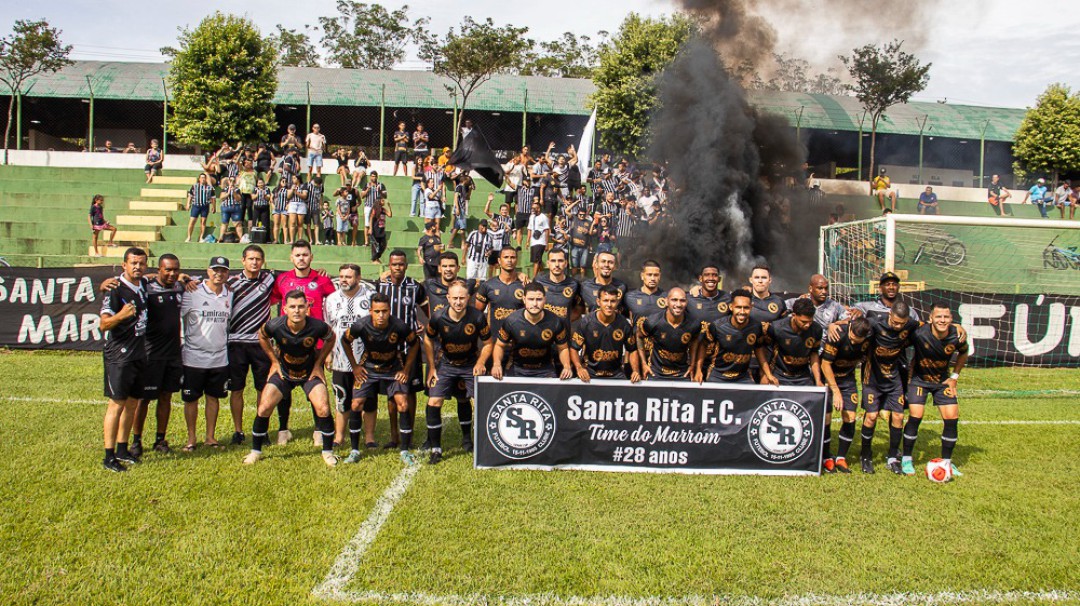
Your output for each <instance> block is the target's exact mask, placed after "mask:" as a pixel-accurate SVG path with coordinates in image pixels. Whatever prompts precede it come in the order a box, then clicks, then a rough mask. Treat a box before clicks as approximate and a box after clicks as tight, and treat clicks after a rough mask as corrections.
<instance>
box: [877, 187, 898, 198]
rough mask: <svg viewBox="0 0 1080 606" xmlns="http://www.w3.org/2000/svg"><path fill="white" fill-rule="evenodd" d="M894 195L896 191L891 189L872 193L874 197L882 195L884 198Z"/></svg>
mask: <svg viewBox="0 0 1080 606" xmlns="http://www.w3.org/2000/svg"><path fill="white" fill-rule="evenodd" d="M895 193H896V191H895V190H893V189H892V188H891V187H890V188H889V189H878V190H875V191H874V195H875V196H879V195H882V194H884V195H886V196H890V195H893V194H895Z"/></svg>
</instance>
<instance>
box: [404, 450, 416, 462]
mask: <svg viewBox="0 0 1080 606" xmlns="http://www.w3.org/2000/svg"><path fill="white" fill-rule="evenodd" d="M401 462H402V463H404V464H406V465H416V457H414V456H413V453H411V452H409V451H407V450H402V451H401Z"/></svg>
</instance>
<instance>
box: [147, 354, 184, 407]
mask: <svg viewBox="0 0 1080 606" xmlns="http://www.w3.org/2000/svg"><path fill="white" fill-rule="evenodd" d="M183 376H184V365H183V364H181V362H180V359H179V358H177V359H173V360H149V361H148V362H147V363H146V368H144V369H143V376H142V396H140V397H142V398H143V399H144V400H149V399H151V398H156V397H158V395H160V394H163V393H176V392H178V391H180V380H181V379H182V378H183Z"/></svg>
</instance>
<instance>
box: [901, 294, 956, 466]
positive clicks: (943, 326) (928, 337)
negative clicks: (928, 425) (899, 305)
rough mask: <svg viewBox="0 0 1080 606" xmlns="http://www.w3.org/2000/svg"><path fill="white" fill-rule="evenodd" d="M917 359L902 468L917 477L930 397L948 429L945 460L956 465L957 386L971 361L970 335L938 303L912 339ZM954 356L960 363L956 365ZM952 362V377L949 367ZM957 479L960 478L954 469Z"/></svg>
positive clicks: (943, 447) (943, 450)
mask: <svg viewBox="0 0 1080 606" xmlns="http://www.w3.org/2000/svg"><path fill="white" fill-rule="evenodd" d="M912 344H913V345H914V348H915V356H914V357H913V358H912V361H911V383H910V384H909V385H908V391H907V400H908V420H907V425H905V426H904V456H903V459H902V461H901V464H900V469H901V471H903V472H904V474H905V475H909V476H910V475H914V474H915V466H914V464H913V463H912V460H911V453H912V451H913V450H914V449H915V441H916V440H917V439H918V438H919V424H920V423H922V418H923V411H924V410H925V408H924V407H925V406H926V398H927V396H933V397H934V406H937V409H938V412H939V413H941V419H942V421H943V422H944V423H945V429H943V430H942V432H941V458H942V459H944V460H945V461H946V462H947V463H948V464H949V465H952V453H953V448H955V447H956V436H957V431H956V425H957V423H958V422H959V419H960V405H959V402H958V401H957V399H956V382H957V380H959V379H960V371H962V370H963V369H964V366H965V365H966V364H967V359H968V342H967V332H965V331H964V329H963V328H961V327H960V326H959V325H957V324H953V316H952V311H951V310H950V309H949V306H948V305H945V304H944V303H935V304H934V307H933V309H931V310H930V323H929V324H924V325H923V326H920V327H919V328H917V329H916V330H915V335H914V337H913V338H912ZM953 356H956V361H955V362H952V359H953ZM950 362H952V365H953V367H952V373H951V374H950V373H949V363H950ZM952 471H953V475H959V472H958V471H957V469H956V466H955V465H952Z"/></svg>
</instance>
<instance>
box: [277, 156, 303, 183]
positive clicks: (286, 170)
mask: <svg viewBox="0 0 1080 606" xmlns="http://www.w3.org/2000/svg"><path fill="white" fill-rule="evenodd" d="M299 174H300V152H299V151H298V150H297V149H296V148H295V147H294V148H291V149H289V151H287V152H285V157H284V158H282V159H281V180H282V181H284V182H285V185H287V186H288V185H291V184H292V178H293V177H295V176H298V175H299Z"/></svg>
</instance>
